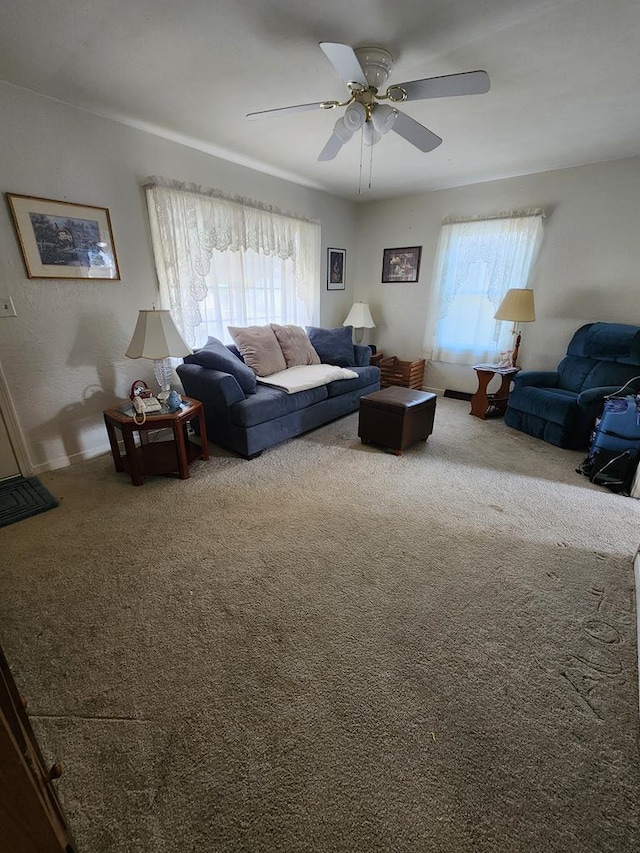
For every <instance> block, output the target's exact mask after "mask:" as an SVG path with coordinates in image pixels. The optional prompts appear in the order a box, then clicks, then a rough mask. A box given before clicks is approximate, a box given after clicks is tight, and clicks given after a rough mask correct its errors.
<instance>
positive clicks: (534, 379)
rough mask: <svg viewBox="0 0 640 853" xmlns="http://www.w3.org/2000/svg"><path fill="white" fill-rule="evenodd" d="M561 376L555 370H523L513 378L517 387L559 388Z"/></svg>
mask: <svg viewBox="0 0 640 853" xmlns="http://www.w3.org/2000/svg"><path fill="white" fill-rule="evenodd" d="M559 378H560V374H559V373H558V372H557V371H555V370H522V371H521V372H520V373H516V375H515V376H514V377H513V382H514V384H515V386H516V387H520V386H529V387H532V388H557V387H558V379H559Z"/></svg>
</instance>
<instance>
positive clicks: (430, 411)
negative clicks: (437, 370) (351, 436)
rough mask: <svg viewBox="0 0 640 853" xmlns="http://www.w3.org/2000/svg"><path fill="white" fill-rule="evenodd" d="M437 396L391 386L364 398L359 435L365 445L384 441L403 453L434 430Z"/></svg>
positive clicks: (384, 443) (397, 451)
mask: <svg viewBox="0 0 640 853" xmlns="http://www.w3.org/2000/svg"><path fill="white" fill-rule="evenodd" d="M435 413H436V395H435V394H431V393H429V392H428V391H416V390H413V389H410V388H402V387H401V386H399V385H390V386H389V387H388V388H382V389H381V390H380V391H374V392H373V394H366V395H365V396H364V397H360V413H359V416H358V435H359V436H360V440H361V441H362V443H363V444H380V445H382V446H383V447H388V448H390V449H391V450H393V452H394V453H395V454H396V456H400V455H401V453H402V451H403V450H406V448H407V447H409V446H410V445H412V444H415V443H416V442H417V441H426V440H427V438H428V437H429V436H430V435H431V433H432V432H433V418H434V416H435Z"/></svg>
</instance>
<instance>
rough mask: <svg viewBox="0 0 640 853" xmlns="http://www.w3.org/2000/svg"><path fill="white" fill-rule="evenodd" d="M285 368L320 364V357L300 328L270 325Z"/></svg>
mask: <svg viewBox="0 0 640 853" xmlns="http://www.w3.org/2000/svg"><path fill="white" fill-rule="evenodd" d="M271 328H272V329H273V333H274V335H275V336H276V338H277V340H278V343H279V344H280V349H281V350H282V355H283V356H284V360H285V362H286V363H287V367H299V366H306V365H307V364H320V356H319V355H318V353H317V352H316V351H315V350H314V348H313V347H312V345H311V341H310V340H309V337H308V336H307V333H306V332H305V330H304V329H303V328H301V327H300V326H278V325H277V324H276V323H272V324H271Z"/></svg>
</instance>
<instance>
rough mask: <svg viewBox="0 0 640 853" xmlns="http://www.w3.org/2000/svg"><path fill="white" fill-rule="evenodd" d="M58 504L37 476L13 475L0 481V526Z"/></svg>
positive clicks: (44, 510)
mask: <svg viewBox="0 0 640 853" xmlns="http://www.w3.org/2000/svg"><path fill="white" fill-rule="evenodd" d="M56 506H58V501H57V500H56V499H55V498H54V497H53V495H52V494H51V493H50V492H49V491H47V489H45V487H44V486H43V485H42V483H41V482H40V480H39V479H38V478H37V477H15V478H14V479H13V480H7V482H6V483H0V527H6V526H7V525H8V524H14V522H16V521H22V520H23V519H24V518H29V517H30V516H32V515H37V514H38V513H39V512H46V511H47V510H48V509H53V508H54V507H56Z"/></svg>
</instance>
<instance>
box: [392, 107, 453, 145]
mask: <svg viewBox="0 0 640 853" xmlns="http://www.w3.org/2000/svg"><path fill="white" fill-rule="evenodd" d="M391 130H393V131H394V133H397V134H398V135H399V136H401V137H402V138H403V139H406V140H407V142H410V143H411V144H412V145H415V146H416V148H419V149H420V151H425V152H426V151H433V149H434V148H437V147H438V145H440V144H441V143H442V140H441V139H440V137H439V136H436V134H435V133H432V132H431V131H430V130H427V128H426V127H425V126H424V125H422V124H420V122H417V121H415V119H412V118H411V117H410V116H408V115H407V114H406V113H403V112H400V110H398V116H397V118H396V120H395V121H394V123H393V124H392V126H391Z"/></svg>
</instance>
